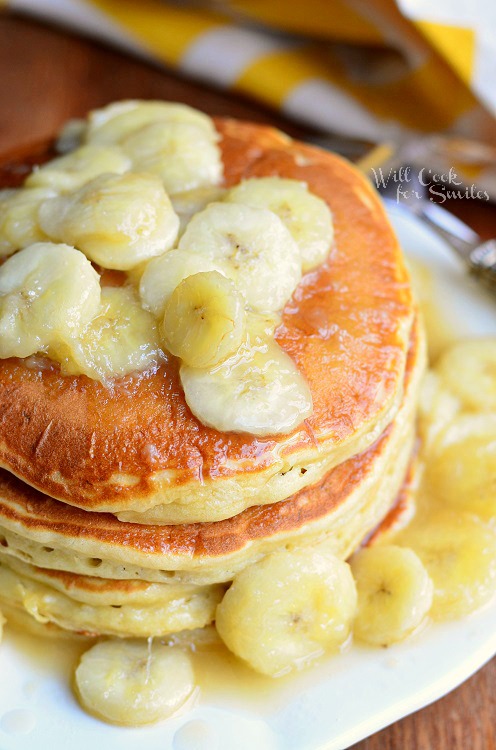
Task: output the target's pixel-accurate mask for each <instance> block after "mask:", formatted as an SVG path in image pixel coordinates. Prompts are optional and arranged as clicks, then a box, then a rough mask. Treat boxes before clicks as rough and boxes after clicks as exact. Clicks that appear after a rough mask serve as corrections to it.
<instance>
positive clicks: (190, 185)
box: [121, 122, 223, 195]
mask: <svg viewBox="0 0 496 750" xmlns="http://www.w3.org/2000/svg"><path fill="white" fill-rule="evenodd" d="M121 147H122V149H123V151H124V153H125V154H127V155H128V156H129V157H130V159H131V160H132V163H133V166H134V168H135V169H136V170H140V171H143V172H151V173H152V174H156V175H158V176H159V177H160V179H161V180H162V182H163V184H164V187H165V189H166V191H167V192H168V193H169V194H170V195H174V194H175V193H182V192H184V191H185V190H194V189H198V188H202V187H207V186H211V185H218V184H219V183H220V182H221V180H222V173H223V169H222V161H221V157H220V150H219V147H218V146H217V143H216V138H213V137H212V135H211V134H210V133H208V132H207V131H206V130H205V128H203V127H201V126H199V125H195V124H194V123H189V122H186V123H181V122H155V123H152V124H151V125H145V127H143V128H141V129H140V130H138V131H136V132H135V133H131V134H130V135H129V136H127V138H125V139H124V140H123V141H122V143H121Z"/></svg>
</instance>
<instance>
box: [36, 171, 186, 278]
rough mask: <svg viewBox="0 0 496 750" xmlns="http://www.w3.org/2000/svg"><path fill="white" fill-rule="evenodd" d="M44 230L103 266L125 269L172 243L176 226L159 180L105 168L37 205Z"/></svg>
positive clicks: (177, 220) (158, 252)
mask: <svg viewBox="0 0 496 750" xmlns="http://www.w3.org/2000/svg"><path fill="white" fill-rule="evenodd" d="M39 220H40V225H41V227H42V229H43V231H45V232H46V234H47V235H49V236H50V237H51V238H52V239H55V240H60V241H62V242H70V243H72V244H73V245H75V246H76V247H78V248H79V249H80V250H82V251H83V253H85V255H87V257H88V258H89V259H90V260H92V261H94V262H95V263H98V264H99V265H101V266H103V267H104V268H113V269H117V270H121V271H126V270H128V269H130V268H132V267H133V266H135V265H138V264H139V263H141V262H142V261H144V260H147V259H148V258H152V257H154V256H156V255H160V254H161V253H163V252H165V251H166V250H168V249H169V248H170V247H172V245H173V243H174V241H175V239H176V236H177V232H178V229H179V219H178V217H177V216H176V214H175V213H174V210H173V208H172V205H171V202H170V200H169V198H168V197H167V195H166V193H165V191H164V189H163V187H162V184H161V182H160V180H159V179H158V178H157V177H155V176H154V175H149V174H131V173H128V174H123V175H114V174H104V175H100V176H99V177H96V178H95V179H94V180H91V182H88V183H87V184H86V185H85V186H84V187H82V188H81V189H80V190H78V191H77V192H75V193H72V194H69V195H64V196H60V197H59V198H53V199H52V200H49V201H46V202H45V203H43V205H42V206H41V208H40V210H39Z"/></svg>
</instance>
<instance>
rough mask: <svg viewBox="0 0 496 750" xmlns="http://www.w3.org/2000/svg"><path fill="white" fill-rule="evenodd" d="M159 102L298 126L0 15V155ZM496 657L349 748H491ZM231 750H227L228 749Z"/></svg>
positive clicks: (471, 207)
mask: <svg viewBox="0 0 496 750" xmlns="http://www.w3.org/2000/svg"><path fill="white" fill-rule="evenodd" d="M129 97H137V98H150V97H156V98H163V99H171V100H179V101H184V102H187V103H190V104H192V105H194V106H197V107H200V108H203V109H205V110H206V111H208V112H209V113H210V114H220V115H230V116H235V117H241V118H246V119H251V120H257V121H259V122H268V123H271V124H274V125H276V126H278V127H281V128H283V129H285V130H286V131H287V132H290V133H291V134H292V135H294V136H298V135H300V134H301V131H300V129H299V128H298V127H297V126H295V125H294V124H293V125H292V124H290V123H288V122H287V121H285V120H282V119H281V118H278V117H277V116H275V115H274V113H272V112H270V111H269V110H266V109H263V108H262V107H261V106H259V105H255V104H253V103H252V102H249V101H247V100H243V99H241V98H231V97H229V98H228V97H226V96H225V95H224V94H222V93H219V92H216V91H211V90H208V89H206V88H205V87H204V86H200V85H197V84H193V83H191V82H188V81H184V80H182V79H180V78H178V77H177V76H175V75H171V74H169V73H165V72H164V71H163V70H161V69H160V68H158V67H153V66H151V65H147V64H145V63H143V62H141V61H137V60H135V59H131V58H129V57H126V56H124V55H121V54H119V53H118V52H116V51H113V50H110V49H108V48H103V47H100V46H99V45H97V44H94V43H91V42H89V41H87V40H82V39H79V38H77V37H74V36H70V35H68V34H66V33H62V32H60V31H57V30H54V29H51V28H48V27H45V26H43V25H38V24H35V23H33V22H31V21H27V20H23V19H20V18H15V17H12V16H10V15H7V14H0V101H1V108H0V154H1V153H5V152H6V151H7V150H9V149H11V148H17V147H19V146H22V145H23V144H30V143H31V142H33V141H36V140H41V139H43V138H46V137H49V136H51V135H53V133H55V132H56V131H57V129H58V128H59V126H60V125H61V124H62V123H63V122H64V121H65V120H66V119H67V118H69V117H77V116H81V115H84V114H85V113H86V112H87V110H88V109H90V108H93V107H96V106H100V105H102V104H105V103H106V102H108V101H111V100H114V99H119V98H129ZM450 208H451V209H452V210H453V211H455V212H456V213H458V214H459V215H460V216H461V217H462V218H464V220H465V221H467V222H468V223H470V224H471V225H472V226H473V227H474V228H475V229H476V230H477V231H479V233H480V234H482V235H483V236H484V237H489V236H491V235H492V236H496V216H495V213H496V212H495V210H494V206H489V205H488V204H486V203H477V202H475V201H456V202H453V203H452V204H451V205H450ZM493 686H496V660H493V661H492V662H491V663H489V664H488V665H487V666H486V667H484V669H482V670H481V671H480V672H478V674H477V675H475V676H474V677H472V679H470V680H469V681H468V682H466V683H465V684H464V685H462V686H461V687H460V688H458V690H455V691H454V692H453V693H451V694H450V695H448V696H447V697H446V698H443V699H442V700H440V701H438V702H437V703H435V704H433V705H431V706H429V707H428V708H425V709H423V710H422V711H419V712H418V713H416V714H413V715H412V716H409V717H408V718H406V719H403V720H402V721H399V722H397V723H396V724H393V725H392V726H390V727H388V728H387V729H385V730H383V731H382V732H379V733H378V734H376V735H374V736H373V737H370V738H369V739H367V740H365V741H363V742H360V743H358V745H355V746H354V748H353V750H493V748H496V690H494V689H493ZM233 750H234V749H233Z"/></svg>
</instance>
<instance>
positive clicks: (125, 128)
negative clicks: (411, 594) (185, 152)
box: [85, 99, 216, 144]
mask: <svg viewBox="0 0 496 750" xmlns="http://www.w3.org/2000/svg"><path fill="white" fill-rule="evenodd" d="M156 122H166V123H169V122H171V123H178V124H180V125H185V124H186V125H187V124H193V125H196V126H197V127H200V128H202V129H203V130H204V131H205V132H206V133H208V134H209V135H210V136H211V137H214V136H215V134H216V133H215V127H214V124H213V122H212V120H211V118H210V117H208V115H205V114H204V113H203V112H200V111H198V110H197V109H193V107H188V106H187V105H186V104H178V103H175V102H160V101H153V100H150V101H139V100H138V99H127V100H124V101H120V102H113V103H112V104H109V105H107V106H106V107H102V109H94V110H93V112H90V115H89V118H88V125H87V128H86V133H85V137H86V140H87V141H88V142H91V143H103V144H113V143H120V142H121V141H122V140H123V139H124V138H126V137H127V136H128V135H130V134H131V133H135V132H136V131H137V130H140V129H141V128H143V127H144V126H145V125H150V124H152V123H156Z"/></svg>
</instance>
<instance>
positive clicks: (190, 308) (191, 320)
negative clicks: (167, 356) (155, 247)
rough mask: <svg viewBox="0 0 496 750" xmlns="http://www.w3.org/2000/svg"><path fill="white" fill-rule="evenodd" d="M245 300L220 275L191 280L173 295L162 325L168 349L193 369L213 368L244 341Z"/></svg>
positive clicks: (199, 274) (196, 275)
mask: <svg viewBox="0 0 496 750" xmlns="http://www.w3.org/2000/svg"><path fill="white" fill-rule="evenodd" d="M244 323H245V311H244V300H243V298H242V296H241V294H240V293H239V292H238V291H237V289H236V287H235V286H234V284H233V282H232V281H231V280H230V279H226V277H225V276H222V274H220V273H218V272H217V271H208V272H206V273H196V274H194V275H193V276H188V278H186V279H184V281H182V282H181V283H180V284H179V286H178V287H176V289H175V290H174V291H173V293H172V295H171V296H170V299H169V300H168V302H167V304H166V306H165V314H164V319H163V322H162V325H161V333H162V339H163V341H164V343H165V345H166V347H167V349H168V350H169V351H170V352H171V353H172V354H175V355H176V357H180V358H181V359H182V361H183V362H184V363H185V364H186V365H189V366H190V367H213V366H214V365H217V364H219V363H220V362H223V361H224V360H225V359H227V357H228V356H229V355H231V354H232V353H233V352H235V351H236V350H237V349H238V348H239V346H240V344H241V341H242V339H243V334H244Z"/></svg>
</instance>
